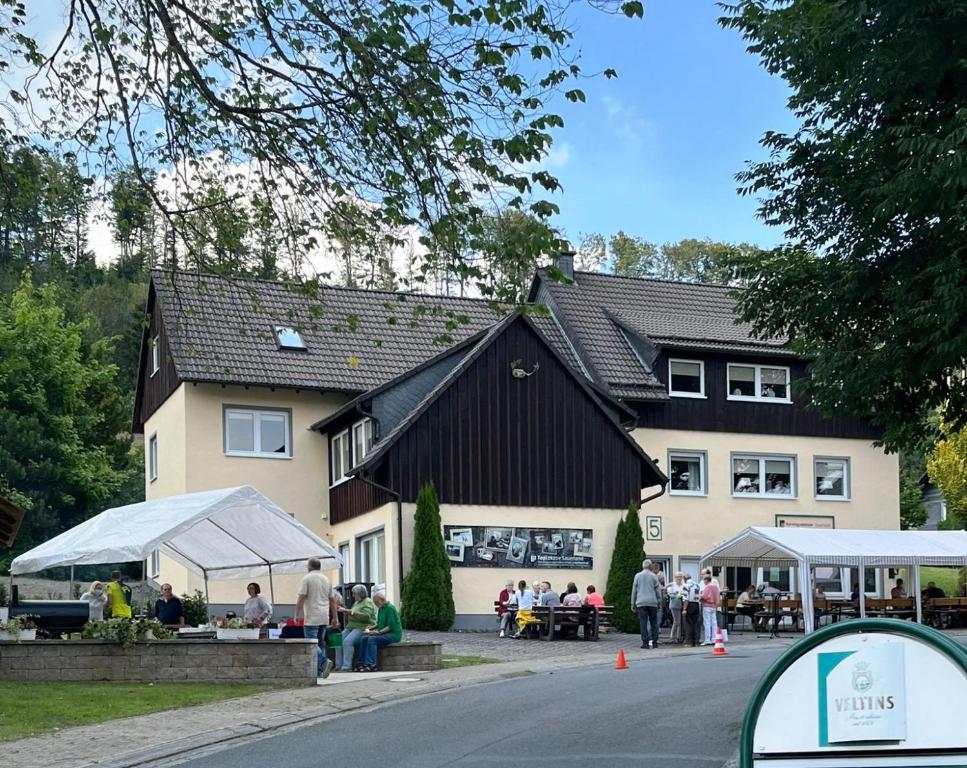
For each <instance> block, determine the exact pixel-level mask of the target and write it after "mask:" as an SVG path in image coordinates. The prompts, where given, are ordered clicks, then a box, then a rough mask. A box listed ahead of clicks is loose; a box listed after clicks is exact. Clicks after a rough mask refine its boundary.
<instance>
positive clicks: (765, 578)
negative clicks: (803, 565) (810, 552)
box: [756, 566, 796, 592]
mask: <svg viewBox="0 0 967 768" xmlns="http://www.w3.org/2000/svg"><path fill="white" fill-rule="evenodd" d="M756 584H757V585H760V584H764V585H765V586H767V587H772V588H773V589H778V590H779V591H780V592H795V591H796V569H795V568H781V567H779V566H772V567H769V568H757V569H756Z"/></svg>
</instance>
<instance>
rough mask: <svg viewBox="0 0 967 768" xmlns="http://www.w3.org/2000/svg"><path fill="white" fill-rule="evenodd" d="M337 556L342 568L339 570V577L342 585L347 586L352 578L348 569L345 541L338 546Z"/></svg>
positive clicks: (347, 546) (347, 550) (347, 548)
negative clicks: (339, 558) (340, 560)
mask: <svg viewBox="0 0 967 768" xmlns="http://www.w3.org/2000/svg"><path fill="white" fill-rule="evenodd" d="M339 556H340V557H341V558H342V568H340V569H339V577H340V578H341V579H342V583H343V584H348V583H349V582H350V581H351V580H352V578H353V576H352V573H353V572H352V570H351V569H350V567H349V542H348V541H346V542H344V543H342V544H340V545H339Z"/></svg>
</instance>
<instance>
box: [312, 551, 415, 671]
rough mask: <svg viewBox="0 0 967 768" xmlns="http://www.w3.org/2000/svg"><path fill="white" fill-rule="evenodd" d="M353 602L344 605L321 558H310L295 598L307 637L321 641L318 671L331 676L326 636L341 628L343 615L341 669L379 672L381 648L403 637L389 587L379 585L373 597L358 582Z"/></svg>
mask: <svg viewBox="0 0 967 768" xmlns="http://www.w3.org/2000/svg"><path fill="white" fill-rule="evenodd" d="M352 597H353V604H352V606H351V607H349V608H347V607H344V606H343V605H341V602H342V601H341V598H340V595H339V593H338V592H336V591H335V590H334V589H333V588H332V584H331V583H330V581H329V579H327V578H326V577H325V575H323V573H322V570H321V563H320V561H319V560H318V559H317V558H315V557H312V558H309V562H308V573H307V574H306V575H305V576H303V577H302V581H301V583H300V584H299V591H298V595H297V598H296V606H295V612H296V616H297V617H298V615H299V614H300V613H302V614H303V615H304V616H305V622H304V626H303V631H304V633H305V637H306V638H309V639H314V640H317V641H318V651H317V654H318V674H319V676H320V677H323V678H325V677H329V675H330V673H331V672H332V671H333V670H334V669H335V668H336V662H334V661H333V660H332V659H330V658H329V657H328V656H327V654H326V636H327V634H328V633H329V632H338V631H340V629H341V628H342V624H341V622H340V620H339V619H340V616H343V617H345V628H344V629H343V631H342V638H341V639H342V644H341V646H340V648H341V650H340V648H337V649H335V650H336V652H335V654H334V655H335V656H336V660H337V661H339V662H340V664H339V669H340V671H342V672H349V671H356V672H376V671H377V670H378V668H379V667H378V660H379V649H380V648H382V647H384V646H387V645H390V644H392V643H398V642H400V641H401V640H402V639H403V624H402V622H401V621H400V614H399V611H397V610H396V606H395V605H393V604H392V603H391V602H389V600H387V599H386V590H385V588H383V587H382V586H379V585H377V587H376V588H375V589H374V590H373V596H372V598H370V597H369V596H368V595H367V594H366V587H364V586H363V585H362V584H357V585H356V586H355V587H353V589H352Z"/></svg>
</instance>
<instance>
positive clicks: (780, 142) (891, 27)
mask: <svg viewBox="0 0 967 768" xmlns="http://www.w3.org/2000/svg"><path fill="white" fill-rule="evenodd" d="M722 23H723V24H724V25H725V26H726V27H729V28H732V29H735V30H737V31H738V32H739V33H741V35H742V36H743V38H744V39H745V40H746V41H747V43H748V50H749V51H750V52H751V53H753V54H754V55H756V56H758V57H759V58H760V60H761V62H762V65H763V66H764V67H765V68H766V69H767V70H768V71H769V72H770V73H771V74H774V75H778V76H780V77H782V78H783V79H784V80H785V81H786V83H787V84H788V86H789V88H790V90H791V95H790V97H789V102H788V103H789V107H790V109H791V110H792V111H793V112H794V113H795V114H796V116H797V117H798V118H799V127H798V128H797V129H796V130H795V131H794V132H792V133H782V132H775V131H770V132H769V133H767V134H766V135H765V137H764V138H763V139H762V145H763V147H764V148H765V149H766V151H767V159H766V160H763V161H760V162H755V163H752V164H751V165H750V166H749V167H748V168H747V169H746V170H745V171H744V172H743V173H742V174H741V175H740V177H739V178H740V181H741V183H742V191H743V192H745V193H748V194H755V195H757V196H758V197H760V199H762V203H761V205H760V208H759V214H760V216H761V217H762V218H763V220H764V221H765V222H766V223H768V224H772V225H774V226H776V227H779V228H781V230H782V231H783V232H784V233H785V236H786V243H785V244H784V245H782V246H780V247H779V248H776V249H775V250H773V251H771V252H769V253H768V254H764V255H763V254H755V255H751V256H746V257H742V258H738V259H736V261H735V264H734V266H735V267H736V268H738V269H739V270H740V272H741V275H742V277H743V278H744V281H745V283H746V284H747V285H748V289H747V290H745V291H744V292H742V293H741V294H739V297H738V298H739V310H740V314H741V316H742V318H743V319H745V320H747V321H751V322H752V323H753V324H754V326H755V328H756V329H757V330H758V332H759V333H760V334H762V335H765V336H786V337H788V338H789V339H790V342H791V344H792V345H793V347H794V348H796V349H797V350H799V351H801V352H803V353H806V354H808V355H810V356H812V357H813V363H812V366H811V386H810V390H809V394H810V396H811V398H812V400H813V402H814V403H815V404H817V405H818V406H819V407H820V408H821V409H822V410H824V411H825V412H826V413H830V414H832V413H840V414H841V413H853V414H857V415H861V416H866V417H870V418H871V419H872V420H873V421H874V423H876V424H879V425H880V426H882V428H883V430H884V435H883V443H884V444H885V445H886V446H887V447H888V448H897V447H900V446H905V445H909V444H912V443H915V442H916V441H917V440H918V439H920V438H921V437H922V435H923V434H924V429H925V427H924V425H925V424H926V423H927V416H928V414H929V413H930V412H931V411H932V410H934V409H936V408H937V407H939V406H944V407H945V409H946V410H945V412H946V414H947V418H948V419H949V420H950V421H951V422H952V423H954V424H959V423H961V422H962V421H963V419H964V415H965V412H967V387H964V383H963V371H964V368H965V365H967V301H965V299H964V297H965V296H967V259H965V258H964V254H965V249H967V133H965V130H964V120H965V118H964V115H965V114H967V69H965V68H964V64H963V62H964V59H965V56H967V2H965V1H964V0H922V2H916V3H910V2H907V1H906V0H879V1H878V2H875V3H859V2H839V3H830V2H828V1H827V0H790V1H789V2H782V3H763V2H760V0H737V1H736V2H734V3H732V4H730V5H727V6H726V16H725V17H724V18H723V19H722ZM858 362H859V363H861V364H858Z"/></svg>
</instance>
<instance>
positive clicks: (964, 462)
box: [927, 423, 967, 529]
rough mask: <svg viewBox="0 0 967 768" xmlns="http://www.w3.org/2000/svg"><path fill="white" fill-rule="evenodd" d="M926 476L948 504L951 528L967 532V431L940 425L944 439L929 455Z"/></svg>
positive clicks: (948, 519) (942, 438)
mask: <svg viewBox="0 0 967 768" xmlns="http://www.w3.org/2000/svg"><path fill="white" fill-rule="evenodd" d="M927 472H928V473H929V475H930V480H931V482H933V483H934V485H936V486H937V488H938V489H939V490H940V492H941V493H942V494H943V497H944V501H945V502H946V503H947V522H948V524H949V525H948V527H951V528H965V529H967V428H965V427H961V428H959V429H956V428H953V427H951V425H950V424H948V423H944V424H942V425H941V437H940V439H939V440H938V441H937V444H936V445H935V446H934V447H933V448H932V449H931V451H930V453H929V454H928V455H927Z"/></svg>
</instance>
